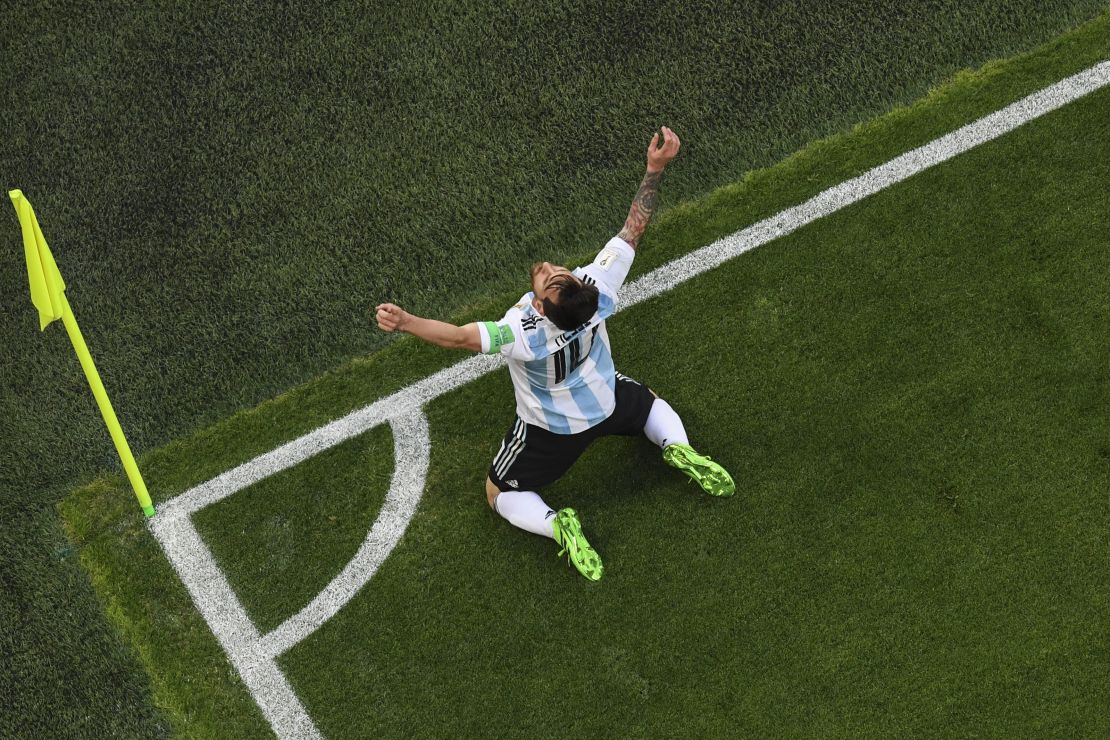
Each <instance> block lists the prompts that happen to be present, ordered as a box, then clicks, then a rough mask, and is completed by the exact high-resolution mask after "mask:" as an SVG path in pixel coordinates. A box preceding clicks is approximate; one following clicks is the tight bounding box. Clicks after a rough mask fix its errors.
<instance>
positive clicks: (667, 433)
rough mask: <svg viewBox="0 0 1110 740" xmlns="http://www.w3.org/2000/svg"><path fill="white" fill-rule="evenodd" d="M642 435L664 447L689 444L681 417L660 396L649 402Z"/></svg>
mask: <svg viewBox="0 0 1110 740" xmlns="http://www.w3.org/2000/svg"><path fill="white" fill-rule="evenodd" d="M644 435H645V436H646V437H647V438H648V439H650V440H651V441H652V442H654V443H655V444H657V445H659V446H660V447H661V448H664V449H665V448H666V447H667V445H673V444H684V445H688V444H690V440H689V439H687V437H686V428H685V427H683V426H682V419H680V418H678V414H676V413H675V410H674V409H672V408H671V405H670V404H669V403H667V402H666V401H664V400H663V399H662V398H657V399H655V402H654V403H653V404H651V413H649V414H648V420H647V424H644Z"/></svg>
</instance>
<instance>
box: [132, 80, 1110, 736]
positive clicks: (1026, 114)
mask: <svg viewBox="0 0 1110 740" xmlns="http://www.w3.org/2000/svg"><path fill="white" fill-rule="evenodd" d="M1107 84H1110V61H1104V62H1101V63H1100V64H1097V65H1095V66H1093V67H1091V68H1089V69H1087V70H1085V71H1083V72H1080V73H1079V74H1077V75H1073V76H1072V77H1068V78H1066V79H1064V80H1061V81H1060V82H1057V83H1056V84H1054V85H1051V86H1049V87H1047V88H1045V89H1044V90H1041V91H1040V92H1037V93H1034V94H1032V95H1030V96H1028V97H1026V98H1023V99H1022V100H1019V101H1017V102H1016V103H1013V104H1012V105H1009V106H1007V107H1006V108H1003V109H1002V110H999V111H997V112H995V113H992V114H990V115H988V116H985V117H983V118H980V119H979V120H977V121H974V122H972V123H970V124H968V125H966V126H964V127H962V128H960V129H958V130H956V131H954V132H952V133H950V134H948V135H946V136H942V137H940V138H939V139H935V140H934V141H932V142H930V143H928V144H926V145H924V146H921V147H918V148H917V149H914V150H912V151H909V152H906V153H905V154H903V155H901V156H899V157H896V158H894V159H892V160H890V161H889V162H887V163H886V164H883V165H880V166H878V167H875V168H874V169H872V170H869V171H868V172H866V173H864V174H863V175H860V176H859V177H856V178H853V179H851V180H848V181H846V182H843V183H841V184H840V185H837V186H835V187H832V188H829V189H828V190H825V191H824V192H822V193H820V194H818V195H816V196H814V197H813V198H811V199H809V200H807V201H806V202H805V203H802V204H801V205H797V206H794V207H793V208H788V209H786V210H785V211H782V212H781V213H779V214H777V215H775V216H772V217H770V218H767V219H764V220H762V221H760V222H758V223H756V224H753V225H752V226H749V227H747V228H746V229H743V230H741V231H738V232H736V233H735V234H732V235H730V236H727V237H725V238H723V239H720V240H718V241H716V242H714V243H712V244H710V245H708V246H705V247H702V248H700V249H698V250H696V251H694V252H691V253H689V254H687V255H685V256H683V257H680V258H678V259H676V260H674V261H672V262H668V263H667V264H665V265H663V266H661V267H659V268H657V269H655V270H653V271H651V272H650V273H648V274H646V275H644V276H642V277H640V278H639V279H638V280H636V281H634V282H632V283H629V284H628V285H626V286H625V288H624V290H623V291H622V292H621V309H622V310H623V309H625V308H628V307H629V306H633V305H635V304H637V303H639V302H640V301H644V300H647V299H648V298H651V297H653V296H656V295H659V294H660V293H663V292H665V291H667V290H670V289H671V288H673V287H675V286H677V285H679V284H680V283H682V282H684V281H686V280H689V279H690V278H692V277H694V276H696V275H699V274H701V273H702V272H705V271H706V270H709V269H712V268H714V267H716V266H718V265H720V264H721V263H723V262H725V261H727V260H730V259H732V258H733V257H736V256H737V255H739V254H742V253H744V252H746V251H748V250H750V249H754V248H755V247H758V246H760V245H762V244H766V243H767V242H769V241H772V240H773V239H776V238H778V237H780V236H783V235H786V234H789V233H791V232H792V231H794V230H796V229H798V228H800V227H802V226H804V225H806V224H808V223H810V222H812V221H814V220H816V219H818V218H821V217H822V216H826V215H828V214H830V213H833V212H835V211H837V210H839V209H841V208H844V207H845V206H848V205H851V204H852V203H855V202H856V201H859V200H861V199H863V198H866V197H867V196H869V195H872V194H874V193H877V192H878V191H880V190H882V189H883V188H886V187H889V186H890V185H893V184H895V183H898V182H901V181H902V180H905V179H906V178H908V177H910V176H912V175H915V174H917V173H918V172H921V171H922V170H925V169H927V168H929V167H932V166H933V165H935V164H939V163H941V162H944V161H945V160H947V159H950V158H952V157H954V156H956V155H958V154H961V153H963V152H966V151H968V150H969V149H972V148H974V147H976V146H978V145H979V144H982V143H984V142H987V141H990V140H992V139H994V138H997V137H999V136H1001V135H1002V134H1005V133H1007V132H1009V131H1012V130H1013V129H1015V128H1017V127H1018V126H1021V125H1022V124H1024V123H1027V122H1029V121H1031V120H1033V119H1035V118H1037V117H1039V116H1042V115H1044V114H1046V113H1049V112H1051V111H1053V110H1056V109H1057V108H1059V107H1061V106H1063V105H1065V104H1067V103H1070V102H1072V101H1074V100H1076V99H1078V98H1080V97H1082V96H1084V95H1087V94H1088V93H1091V92H1093V91H1095V90H1097V89H1099V88H1101V87H1103V86H1105V85H1107ZM503 364H504V362H503V360H502V358H501V357H500V356H496V357H489V356H476V357H472V358H470V359H468V360H465V361H463V362H459V363H457V364H455V365H453V366H451V367H449V368H446V369H444V370H441V371H439V372H437V373H435V374H434V375H431V376H429V377H427V378H425V379H424V380H421V381H419V382H417V383H414V384H413V385H410V386H408V387H407V388H404V389H403V390H400V391H397V392H396V393H393V394H392V395H390V396H387V397H386V398H383V399H381V400H379V401H376V402H374V403H372V404H370V405H369V406H366V407H364V408H362V409H359V410H357V411H354V412H352V413H350V414H348V415H347V416H345V417H343V418H342V419H339V420H337V421H334V422H331V423H330V424H327V425H325V426H323V427H320V428H319V429H316V430H315V431H312V432H310V433H308V434H306V435H304V436H303V437H300V438H298V439H295V440H293V441H292V442H289V443H287V444H285V445H282V446H281V447H278V448H277V449H275V450H272V451H271V452H267V453H266V454H264V455H260V456H259V457H257V458H255V459H253V460H251V461H249V462H246V463H244V464H242V465H239V466H238V467H236V468H233V469H232V470H229V471H227V472H226V473H223V474H221V475H219V476H217V477H216V478H213V479H212V480H210V481H208V482H206V483H202V484H200V485H199V486H196V487H194V488H191V489H189V490H188V491H185V492H184V493H182V494H180V495H178V496H176V497H174V498H173V499H171V500H169V501H167V502H165V503H162V504H161V505H160V507H159V513H158V515H157V516H156V517H155V518H154V519H152V520H151V521H150V523H149V526H150V530H151V532H152V533H153V535H154V536H155V538H157V540H158V542H159V543H160V545H161V546H162V549H163V551H164V552H165V553H166V557H167V558H168V559H169V561H170V563H171V564H172V565H173V567H174V570H175V571H176V572H177V574H178V576H179V577H180V578H181V580H182V582H183V583H184V584H185V587H186V588H187V589H188V591H189V594H190V595H191V596H192V598H193V602H194V603H195V604H196V606H197V609H198V610H199V611H200V613H201V614H202V615H203V616H204V619H205V621H207V622H208V626H209V628H210V629H211V630H212V633H213V634H214V635H215V636H216V639H217V640H218V641H219V642H220V645H221V646H223V649H224V651H225V652H226V653H227V656H228V659H229V660H230V661H231V663H232V665H234V666H235V668H236V670H237V671H238V672H239V675H240V676H241V677H242V679H243V682H244V683H245V684H246V685H247V688H248V690H249V691H250V692H251V695H252V696H253V697H254V699H255V701H256V702H257V703H258V706H259V707H260V708H261V710H262V712H263V714H264V715H265V716H266V719H267V720H268V721H269V722H270V725H271V727H272V728H273V730H274V732H275V734H277V736H278V737H281V738H317V737H320V736H321V735H320V732H319V730H318V729H317V728H316V725H315V724H314V723H313V721H312V718H311V717H310V716H309V715H308V713H307V712H306V711H305V708H304V706H303V705H302V704H301V702H300V700H299V698H298V697H297V694H296V692H294V691H293V689H292V687H291V686H290V685H289V682H288V681H287V680H286V678H285V675H284V674H283V673H282V672H281V669H280V668H279V667H278V665H277V657H278V656H280V655H282V654H283V653H285V652H286V651H288V650H289V649H290V648H292V647H293V646H294V645H296V644H297V643H299V642H300V641H301V640H303V639H305V638H306V637H308V636H309V635H310V634H312V633H313V632H314V631H315V630H316V629H317V628H319V627H320V626H321V625H322V624H324V622H326V621H327V620H328V619H330V618H331V617H332V616H334V615H335V614H336V612H338V611H339V609H341V608H342V607H343V605H344V604H346V603H347V602H348V601H350V600H351V599H352V598H353V597H354V595H355V594H356V593H357V592H358V591H359V590H360V589H361V588H362V587H363V586H364V585H366V583H367V582H368V581H369V580H370V578H371V577H373V575H374V573H375V572H376V571H377V569H378V567H379V566H380V565H381V564H382V563H383V562H384V561H385V559H386V557H388V555H389V553H390V551H392V549H393V547H394V546H395V545H396V544H397V542H398V541H400V539H401V536H402V535H403V534H404V532H405V529H406V528H407V526H408V523H409V521H410V520H411V518H412V515H413V513H414V512H415V510H416V506H417V504H418V503H419V501H420V497H421V495H423V492H424V482H425V475H426V473H427V469H428V459H429V449H430V445H431V440H430V437H429V434H428V422H427V419H426V418H425V416H424V414H423V407H424V405H425V404H427V403H428V402H429V401H431V400H432V399H434V398H437V397H439V396H441V395H443V394H444V393H447V392H449V391H451V390H454V389H455V388H458V387H459V386H461V385H463V384H465V383H468V382H470V381H472V380H475V379H476V378H479V377H481V376H483V375H485V374H486V373H489V372H492V371H493V370H496V369H497V368H499V367H501V366H502V365H503ZM385 422H389V423H390V425H391V426H392V429H393V437H394V449H395V460H396V461H397V464H396V465H395V469H394V472H393V477H392V480H391V482H390V489H389V493H388V495H387V497H386V502H385V504H383V506H382V510H381V512H380V513H379V515H378V518H377V520H376V521H375V522H374V525H373V527H371V529H370V532H369V533H368V534H367V536H366V540H365V541H364V542H363V544H362V545H361V547H360V548H359V550H358V552H357V553H356V554H355V556H354V558H352V560H351V561H350V562H349V563H348V564H347V565H346V566H345V567H344V568H343V570H342V571H341V572H340V574H339V575H337V576H336V577H335V578H334V579H333V580H332V581H331V582H330V583H329V584H328V585H327V587H325V588H324V590H323V591H321V592H320V593H319V594H317V596H316V597H315V598H314V599H313V600H312V601H311V602H310V603H309V604H308V605H306V606H305V607H304V608H303V609H301V611H299V612H298V613H297V614H295V615H294V616H292V617H290V618H289V619H287V620H286V621H285V622H284V623H283V624H282V625H281V626H279V627H278V628H277V629H275V630H274V631H273V632H270V633H269V634H267V635H260V634H259V632H258V630H257V628H256V627H255V626H254V623H253V622H252V621H251V619H250V617H249V616H248V615H247V613H246V611H245V610H244V609H243V606H242V604H240V602H239V599H238V597H237V596H236V595H235V592H234V591H233V590H232V588H231V586H230V584H229V583H228V581H227V578H226V577H225V575H224V573H223V571H222V570H220V567H219V565H218V564H217V563H216V561H215V558H213V556H212V553H211V551H210V550H209V549H208V547H207V546H206V545H205V544H204V541H203V540H202V539H201V538H200V535H199V534H198V533H197V531H196V528H195V527H194V526H193V523H192V519H191V515H192V514H194V513H196V512H197V511H200V510H201V509H203V508H204V507H206V506H209V505H211V504H213V503H216V502H217V501H220V500H222V499H224V498H227V497H228V496H230V495H232V494H233V493H236V492H237V491H240V490H242V489H244V488H246V487H247V486H250V485H252V484H254V483H257V482H258V481H260V480H262V479H264V478H266V477H268V476H270V475H273V474H274V473H277V472H279V471H281V470H285V469H286V468H289V467H292V466H294V465H297V464H298V463H300V462H303V461H304V460H307V459H308V458H310V457H312V456H313V455H316V454H317V453H319V452H322V451H324V450H326V449H328V448H330V447H333V446H335V445H337V444H340V443H341V442H344V441H345V440H348V439H350V438H352V437H355V436H357V435H359V434H362V433H363V432H366V431H368V430H370V429H372V428H373V427H375V426H377V425H379V424H382V423H385ZM402 460H405V461H408V463H409V464H408V465H401V464H400V461H402Z"/></svg>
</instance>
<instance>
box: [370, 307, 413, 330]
mask: <svg viewBox="0 0 1110 740" xmlns="http://www.w3.org/2000/svg"><path fill="white" fill-rule="evenodd" d="M408 317H409V315H408V314H407V313H406V312H405V310H404V309H403V308H401V307H400V306H395V305H393V304H392V303H382V304H380V305H379V306H378V315H377V319H378V327H379V328H380V329H382V330H383V331H397V330H398V329H401V328H402V326H403V325H404V323H405V321H406V320H408Z"/></svg>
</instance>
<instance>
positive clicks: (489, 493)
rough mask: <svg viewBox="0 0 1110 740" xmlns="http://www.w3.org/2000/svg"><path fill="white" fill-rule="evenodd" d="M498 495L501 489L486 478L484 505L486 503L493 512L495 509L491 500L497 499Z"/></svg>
mask: <svg viewBox="0 0 1110 740" xmlns="http://www.w3.org/2000/svg"><path fill="white" fill-rule="evenodd" d="M499 493H501V489H499V488H498V487H497V486H496V485H494V482H493V481H492V480H490V479H489V478H488V477H487V478H486V503H488V504H489V507H490V508H491V509H493V510H494V511H497V507H495V506H494V505H493V500H494V499H495V498H497V494H499Z"/></svg>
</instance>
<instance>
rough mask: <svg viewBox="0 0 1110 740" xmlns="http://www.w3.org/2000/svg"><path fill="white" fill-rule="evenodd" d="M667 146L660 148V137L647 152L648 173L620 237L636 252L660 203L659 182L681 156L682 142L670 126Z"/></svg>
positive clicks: (665, 137)
mask: <svg viewBox="0 0 1110 740" xmlns="http://www.w3.org/2000/svg"><path fill="white" fill-rule="evenodd" d="M662 130H663V143H662V145H660V144H659V133H658V132H656V134H655V136H653V137H651V143H650V144H648V150H647V172H646V173H645V174H644V179H643V181H642V182H641V183H640V189H639V190H638V191H636V197H635V198H633V199H632V207H631V208H630V209H629V210H628V218H626V219H625V221H624V228H623V229H621V232H620V233H619V234H617V236H619V237H620V238H621V239H624V240H625V241H626V242H628V243H629V244H631V245H632V248H633V249H636V248H637V246H638V244H639V241H640V237H641V236H642V235H643V233H644V229H646V228H647V225H648V221H650V220H651V216H652V214H653V213H655V204H656V202H657V201H658V199H659V181H660V180H662V179H663V169H664V168H666V166H667V164H668V163H669V162H670V161H671V160H672V159H674V158H675V155H677V154H678V150H679V147H681V146H682V142H681V141H679V140H678V135H677V134H675V132H674V131H671V130H670V129H669V128H667V127H666V126H664V127H663V129H662Z"/></svg>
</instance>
